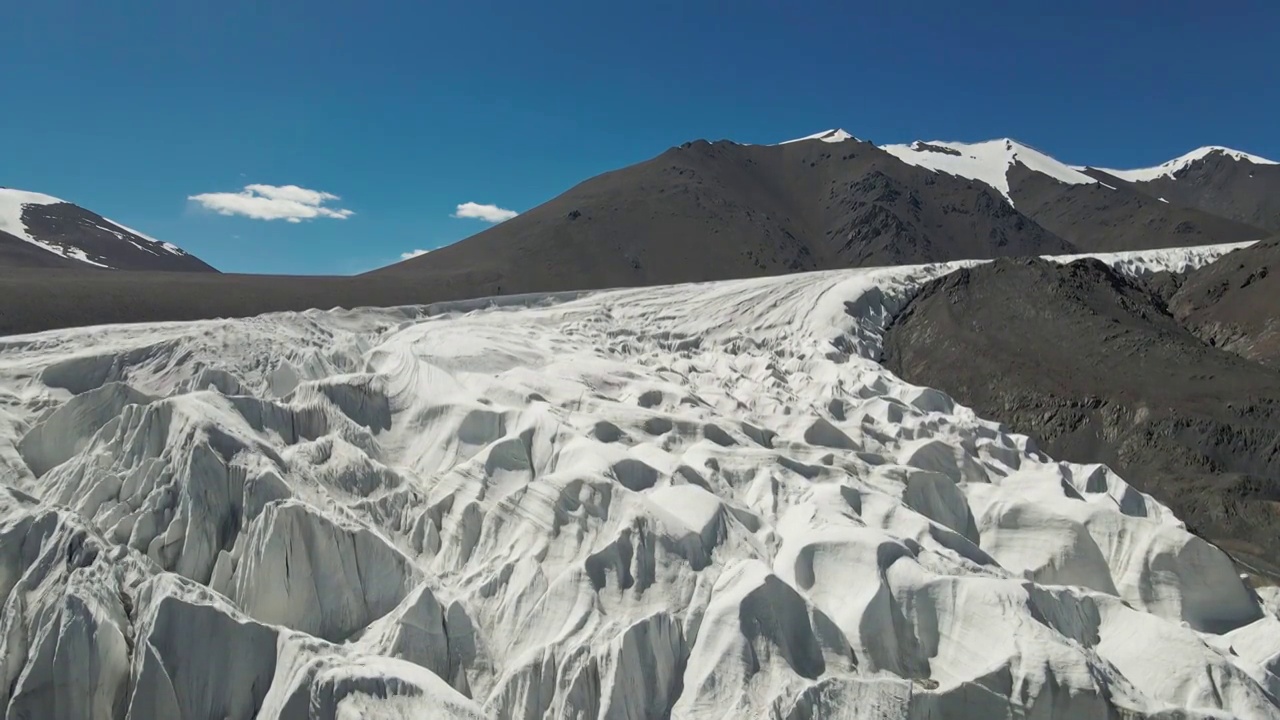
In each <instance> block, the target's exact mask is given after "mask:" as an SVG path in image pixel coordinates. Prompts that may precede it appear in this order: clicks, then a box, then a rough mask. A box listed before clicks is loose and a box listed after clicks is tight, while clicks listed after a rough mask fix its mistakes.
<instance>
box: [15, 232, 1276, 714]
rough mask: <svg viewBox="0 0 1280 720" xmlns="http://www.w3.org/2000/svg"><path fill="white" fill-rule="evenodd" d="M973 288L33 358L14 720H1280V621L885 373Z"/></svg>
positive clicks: (23, 470)
mask: <svg viewBox="0 0 1280 720" xmlns="http://www.w3.org/2000/svg"><path fill="white" fill-rule="evenodd" d="M1214 254H1216V251H1209V250H1193V251H1178V252H1166V253H1158V254H1148V255H1136V256H1135V255H1126V256H1115V257H1109V258H1107V262H1108V263H1112V264H1115V265H1116V266H1117V267H1121V268H1125V269H1126V270H1133V269H1145V270H1152V269H1175V270H1181V269H1185V266H1186V265H1188V264H1192V265H1195V264H1199V263H1202V262H1204V261H1205V260H1206V259H1208V258H1209V257H1212V256H1213V255H1214ZM955 268H956V266H954V265H928V266H916V267H905V268H890V269H880V270H867V271H858V270H852V271H839V272H830V273H817V274H799V275H788V276H785V277H777V278H761V279H750V280H740V281H732V282H722V283H713V284H701V285H682V286H675V287H660V288H647V289H637V290H618V291H611V292H604V293H598V294H594V295H591V296H588V297H583V298H577V299H566V298H556V297H539V298H527V299H524V300H521V301H519V302H513V303H512V304H510V305H509V306H507V307H505V308H488V309H480V311H477V308H475V307H474V306H470V305H459V306H452V307H448V306H445V307H437V308H434V309H433V310H431V311H430V312H424V311H423V310H422V309H402V310H364V311H358V312H310V313H302V314H294V313H286V314H280V315H273V316H264V317H259V318H254V319H249V320H219V321H204V322H199V323H190V324H164V325H134V326H119V327H113V328H92V329H83V330H69V331H62V332H55V333H47V334H43V335H39V336H29V337H22V338H13V339H9V340H6V341H3V344H0V478H2V479H3V480H0V482H3V488H0V602H3V604H4V605H3V607H4V612H3V615H0V678H2V679H3V682H0V706H4V707H5V709H6V712H7V715H8V716H10V717H113V718H114V717H122V716H123V717H128V718H138V719H141V718H166V719H182V718H206V717H219V718H233V719H240V718H245V719H248V718H259V719H260V720H276V719H277V718H289V719H290V720H293V719H294V718H303V717H424V716H429V717H448V718H478V717H503V718H505V717H579V718H618V717H677V718H739V717H775V718H786V719H787V720H801V719H802V718H819V717H822V718H828V717H844V718H882V717H912V718H926V717H956V718H975V719H976V718H983V719H984V720H988V719H991V718H1008V719H1009V720H1013V718H1026V717H1037V718H1046V719H1056V718H1061V719H1066V718H1082V717H1099V718H1102V717H1106V718H1136V717H1141V718H1179V719H1185V718H1194V719H1197V720H1198V719H1200V718H1205V719H1208V718H1226V717H1249V718H1271V717H1277V715H1280V711H1278V710H1277V706H1278V703H1280V701H1278V700H1277V698H1278V697H1280V681H1277V676H1276V673H1277V670H1278V669H1280V644H1278V643H1277V641H1276V639H1277V637H1280V632H1278V630H1280V619H1278V616H1277V612H1280V607H1277V604H1278V603H1277V601H1280V596H1277V594H1276V593H1274V592H1272V591H1271V590H1270V589H1262V590H1259V591H1255V590H1253V589H1251V588H1250V587H1249V586H1248V585H1247V584H1245V583H1244V582H1242V581H1241V579H1240V578H1239V577H1238V576H1237V574H1236V572H1235V569H1234V568H1233V566H1232V565H1231V563H1230V561H1229V560H1228V558H1227V557H1226V556H1225V555H1224V554H1222V553H1221V552H1220V551H1219V550H1217V549H1216V548H1214V547H1213V546H1211V545H1209V544H1208V543H1206V542H1204V541H1203V540H1201V539H1199V538H1197V537H1195V536H1193V535H1191V534H1189V533H1187V532H1186V530H1185V529H1184V527H1183V526H1182V523H1181V522H1180V521H1179V520H1178V519H1177V518H1176V517H1175V516H1174V515H1173V514H1172V513H1171V512H1170V511H1169V509H1168V508H1167V507H1165V506H1164V505H1163V504H1161V503H1160V502H1158V501H1157V500H1156V499H1154V498H1152V497H1151V496H1150V495H1147V494H1144V493H1142V492H1139V491H1138V490H1136V489H1135V488H1134V487H1132V486H1131V485H1129V484H1128V483H1126V482H1125V481H1124V480H1123V479H1121V478H1120V477H1119V476H1117V475H1116V474H1115V473H1114V472H1112V471H1110V470H1108V469H1107V468H1105V467H1103V466H1100V465H1097V464H1089V465H1075V464H1070V463H1065V462H1058V461H1057V460H1054V459H1052V458H1051V457H1050V456H1048V455H1046V454H1045V453H1044V452H1042V451H1041V450H1039V449H1037V448H1036V446H1035V443H1034V442H1033V441H1031V440H1030V439H1029V438H1027V437H1026V436H1022V435H1018V434H1015V433H1013V432H1010V431H1009V429H1008V428H1006V427H1003V426H1001V425H998V424H995V423H993V422H988V421H986V420H983V419H981V418H979V417H978V416H976V415H975V414H974V413H973V412H972V411H971V410H970V409H968V408H965V407H963V406H961V405H958V404H956V403H955V402H954V401H953V400H952V399H951V398H950V397H948V396H947V395H945V394H944V393H942V392H939V391H937V390H933V389H929V388H925V387H919V386H913V385H909V384H906V383H904V382H902V381H901V380H899V379H897V378H896V377H895V376H893V375H892V374H890V373H888V372H886V371H885V370H884V369H883V368H882V367H881V366H880V365H879V364H877V363H876V362H875V361H874V358H875V357H878V356H879V355H880V353H881V342H882V337H883V331H884V328H885V325H886V323H887V322H889V320H890V319H891V318H892V317H893V316H894V314H895V313H897V312H898V311H900V310H901V308H902V306H903V305H904V304H905V303H906V302H907V301H908V299H909V298H910V297H911V296H912V295H913V294H915V293H916V292H917V291H918V289H919V288H920V287H921V285H922V284H924V283H927V282H929V281H930V280H931V279H933V278H936V277H938V276H940V275H944V274H946V273H948V272H951V271H953V270H954V269H955ZM1093 272H1094V273H1095V274H1098V273H1101V272H1102V271H1101V270H1096V271H1093ZM1104 276H1105V274H1104ZM1117 282H1118V281H1117ZM1123 296H1124V297H1125V298H1126V299H1127V300H1126V301H1127V302H1129V303H1131V304H1133V305H1134V307H1135V308H1137V310H1135V312H1139V314H1141V312H1140V311H1141V309H1142V308H1143V307H1145V306H1144V305H1143V304H1142V303H1143V302H1145V301H1144V299H1143V297H1144V296H1141V295H1138V294H1135V293H1134V292H1133V291H1130V290H1125V291H1124V293H1123ZM1144 317H1145V316H1144ZM1229 357H1234V356H1229ZM1236 360H1237V361H1239V362H1243V361H1242V360H1239V358H1236ZM1014 379H1015V380H1016V378H1014Z"/></svg>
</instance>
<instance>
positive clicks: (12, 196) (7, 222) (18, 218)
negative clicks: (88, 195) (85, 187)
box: [0, 188, 79, 259]
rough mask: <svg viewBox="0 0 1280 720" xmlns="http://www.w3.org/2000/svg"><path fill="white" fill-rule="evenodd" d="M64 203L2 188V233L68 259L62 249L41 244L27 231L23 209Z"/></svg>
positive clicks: (0, 220)
mask: <svg viewBox="0 0 1280 720" xmlns="http://www.w3.org/2000/svg"><path fill="white" fill-rule="evenodd" d="M62 202H66V200H59V199H58V198H56V197H53V196H52V195H45V194H43V193H35V192H28V191H26V190H14V189H11V188H0V232H6V233H8V234H10V235H12V236H14V237H16V238H18V239H19V240H25V241H26V242H29V243H31V244H32V245H35V246H36V247H39V248H41V249H43V250H48V251H49V252H51V253H53V254H55V255H62V256H64V257H66V253H65V252H63V249H62V248H61V247H58V246H57V245H52V244H50V243H45V242H41V241H39V240H37V239H35V238H34V237H32V236H31V234H30V233H29V232H28V231H27V225H26V223H24V222H23V221H22V211H23V208H25V207H26V206H28V205H55V204H57V203H62ZM75 259H79V258H75Z"/></svg>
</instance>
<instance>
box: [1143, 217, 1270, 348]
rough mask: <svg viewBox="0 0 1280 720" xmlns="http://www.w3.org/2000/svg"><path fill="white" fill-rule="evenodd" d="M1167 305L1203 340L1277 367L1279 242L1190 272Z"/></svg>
mask: <svg viewBox="0 0 1280 720" xmlns="http://www.w3.org/2000/svg"><path fill="white" fill-rule="evenodd" d="M1169 307H1170V310H1171V311H1172V312H1173V314H1174V315H1175V316H1176V317H1177V318H1178V319H1179V320H1180V321H1181V322H1182V323H1183V324H1184V325H1186V326H1187V327H1188V328H1190V329H1191V331H1192V332H1194V333H1195V334H1196V335H1197V336H1199V337H1200V338H1201V339H1203V340H1205V341H1206V342H1208V343H1210V344H1212V345H1214V346H1216V347H1220V348H1222V349H1224V350H1229V351H1231V352H1234V353H1236V354H1238V355H1240V356H1242V357H1245V358H1249V359H1250V360H1256V361H1258V362H1261V363H1264V364H1266V365H1269V366H1271V367H1274V368H1280V238H1273V239H1270V240H1266V241H1263V242H1259V243H1256V244H1254V245H1252V246H1250V247H1247V248H1242V249H1240V250H1237V251H1236V252H1233V253H1231V254H1230V255H1228V256H1225V257H1223V258H1222V259H1221V260H1219V261H1218V262H1215V263H1213V264H1212V265H1210V266H1208V267H1205V268H1204V269H1201V270H1198V271H1196V272H1194V273H1190V274H1188V275H1187V276H1186V277H1185V278H1183V279H1180V282H1179V284H1178V290H1177V292H1176V293H1174V294H1172V295H1171V296H1170V300H1169Z"/></svg>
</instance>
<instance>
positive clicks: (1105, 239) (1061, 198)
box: [885, 139, 1269, 252]
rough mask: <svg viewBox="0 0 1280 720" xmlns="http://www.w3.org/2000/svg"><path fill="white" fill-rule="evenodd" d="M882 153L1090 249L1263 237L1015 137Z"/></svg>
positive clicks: (918, 144) (914, 146)
mask: <svg viewBox="0 0 1280 720" xmlns="http://www.w3.org/2000/svg"><path fill="white" fill-rule="evenodd" d="M885 149H886V150H888V151H889V152H890V153H892V154H893V155H894V156H895V157H897V158H899V159H901V160H902V161H903V162H906V163H909V164H911V165H916V166H919V167H924V168H929V169H932V170H934V171H936V172H940V173H947V174H953V175H958V176H960V177H967V178H972V179H974V180H977V181H980V182H983V183H986V184H987V185H990V186H992V187H994V188H996V189H998V190H999V191H1000V192H1002V193H1003V194H1004V195H1005V196H1006V197H1007V198H1008V199H1009V201H1010V202H1011V203H1012V204H1013V205H1014V207H1016V208H1017V209H1018V211H1019V212H1021V213H1023V214H1024V215H1026V216H1027V217H1029V218H1031V219H1032V220H1035V221H1036V223H1038V224H1039V225H1040V226H1041V227H1044V228H1045V229H1047V230H1049V231H1051V232H1053V233H1055V234H1057V235H1058V236H1059V237H1061V238H1063V239H1064V240H1067V241H1068V242H1070V243H1072V244H1073V245H1075V246H1077V247H1079V248H1081V249H1083V250H1085V251H1088V252H1114V251H1120V250H1150V249H1155V248H1163V247H1185V246H1191V245H1211V244H1216V243H1230V242H1241V241H1245V240H1256V239H1258V238H1260V237H1263V236H1264V235H1267V234H1269V233H1268V232H1267V231H1266V230H1264V229H1262V228H1260V227H1255V226H1253V225H1249V224H1247V223H1243V222H1238V221H1236V220H1231V219H1228V218H1225V217H1221V216H1219V215H1215V214H1213V213H1212V212H1206V211H1205V210H1203V209H1197V208H1195V207H1194V206H1185V207H1184V206H1182V205H1179V204H1174V203H1169V202H1163V201H1161V200H1160V199H1158V198H1155V197H1152V196H1150V195H1149V194H1147V193H1146V192H1144V191H1143V190H1141V189H1139V188H1137V187H1134V186H1133V184H1132V183H1127V182H1121V181H1118V180H1115V179H1114V178H1107V177H1102V178H1101V179H1099V178H1095V177H1093V175H1090V174H1088V173H1085V172H1082V171H1081V170H1078V169H1076V168H1073V167H1069V166H1067V165H1065V164H1063V163H1061V162H1059V161H1057V160H1055V159H1054V158H1052V157H1049V156H1048V155H1045V154H1044V153H1042V152H1040V151H1039V150H1036V149H1035V148H1032V147H1030V146H1029V145H1025V144H1023V143H1019V142H1017V141H1015V140H1009V139H1003V140H989V141H986V142H981V143H949V142H939V141H932V142H927V143H925V142H916V143H912V144H910V145H888V146H886V147H885Z"/></svg>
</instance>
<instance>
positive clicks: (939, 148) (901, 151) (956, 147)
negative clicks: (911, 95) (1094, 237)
mask: <svg viewBox="0 0 1280 720" xmlns="http://www.w3.org/2000/svg"><path fill="white" fill-rule="evenodd" d="M881 149H882V150H884V151H885V152H888V153H889V154H891V155H893V156H894V157H896V158H898V159H899V160H902V161H903V162H905V163H907V164H908V165H915V166H917V167H922V168H927V169H929V170H933V171H934V172H943V173H947V174H949V175H956V176H958V177H963V178H968V179H970V180H977V181H978V182H981V183H984V184H986V185H989V186H991V187H992V188H995V189H996V190H997V191H999V192H1000V194H1001V195H1004V197H1005V198H1006V199H1008V200H1009V202H1010V203H1012V202H1013V198H1011V197H1010V196H1009V170H1010V169H1011V168H1012V167H1013V165H1014V163H1020V164H1022V165H1023V166H1025V167H1027V168H1028V169H1030V170H1032V171H1034V172H1038V173H1041V174H1044V175H1048V176H1049V177H1051V178H1053V179H1054V180H1057V181H1058V182H1062V183H1066V184H1068V185H1088V184H1092V183H1095V182H1097V181H1096V180H1094V179H1093V178H1091V177H1089V176H1088V175H1085V174H1084V173H1082V172H1080V171H1078V170H1075V169H1073V168H1071V167H1068V166H1067V165H1064V164H1063V163H1060V162H1058V161H1057V160H1055V159H1053V158H1052V157H1049V156H1048V155H1045V154H1044V153H1042V152H1040V151H1039V150H1036V149H1034V148H1032V147H1029V146H1027V145H1023V144H1021V143H1019V142H1016V141H1014V140H1010V139H1008V138H1005V139H1001V140H988V141H986V142H980V143H957V142H943V141H940V140H931V141H929V142H921V141H916V142H913V143H911V144H909V145H884V146H882V147H881Z"/></svg>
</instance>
